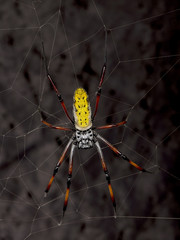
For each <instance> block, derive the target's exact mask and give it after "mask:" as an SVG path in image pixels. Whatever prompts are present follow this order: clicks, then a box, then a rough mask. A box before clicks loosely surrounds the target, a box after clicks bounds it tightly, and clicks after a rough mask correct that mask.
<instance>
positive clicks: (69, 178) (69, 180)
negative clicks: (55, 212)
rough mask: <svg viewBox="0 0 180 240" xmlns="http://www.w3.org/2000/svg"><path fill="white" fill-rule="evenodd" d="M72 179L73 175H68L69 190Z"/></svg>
mask: <svg viewBox="0 0 180 240" xmlns="http://www.w3.org/2000/svg"><path fill="white" fill-rule="evenodd" d="M71 177H72V174H68V177H67V188H70V185H71Z"/></svg>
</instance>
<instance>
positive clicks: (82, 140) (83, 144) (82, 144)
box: [75, 128, 94, 149]
mask: <svg viewBox="0 0 180 240" xmlns="http://www.w3.org/2000/svg"><path fill="white" fill-rule="evenodd" d="M93 143H94V136H93V131H92V129H91V128H89V129H87V130H85V131H80V130H76V140H75V144H76V145H77V146H78V148H82V149H87V148H91V147H93Z"/></svg>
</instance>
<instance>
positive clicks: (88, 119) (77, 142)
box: [41, 29, 149, 216]
mask: <svg viewBox="0 0 180 240" xmlns="http://www.w3.org/2000/svg"><path fill="white" fill-rule="evenodd" d="M106 41H107V30H106V29H105V60H104V64H103V67H102V71H101V76H100V82H99V86H98V91H97V93H96V105H95V110H94V113H93V116H91V107H90V103H89V100H88V95H87V93H86V91H85V90H84V89H83V88H77V89H76V90H75V93H74V103H73V116H74V119H73V120H72V119H71V117H70V116H69V114H68V111H67V109H66V106H65V103H64V100H63V98H62V96H61V94H60V92H59V91H58V89H57V87H56V85H55V82H54V81H53V79H52V78H51V76H50V74H49V71H48V66H47V61H46V57H45V50H44V44H43V41H42V38H41V43H42V49H43V56H44V61H45V67H46V74H47V77H48V79H49V81H50V83H51V84H52V86H53V89H54V90H55V92H56V94H57V97H58V99H59V101H60V103H61V106H62V108H63V110H64V112H65V114H66V116H67V118H68V119H69V120H70V121H71V123H72V124H73V125H74V129H71V128H66V127H60V126H54V125H52V124H50V123H48V122H46V121H45V120H44V119H43V115H42V113H41V117H42V120H41V121H42V123H44V124H45V125H47V126H48V127H50V128H54V129H58V130H64V131H72V132H73V134H72V137H71V138H70V140H69V141H68V143H67V145H66V147H65V149H64V151H63V153H62V156H61V157H60V159H59V161H58V163H57V164H56V166H55V168H54V172H53V175H52V177H51V179H50V181H49V183H48V185H47V187H46V190H45V195H46V194H47V193H48V192H49V189H50V187H51V184H52V182H53V180H54V178H55V175H56V173H57V172H58V169H59V167H60V166H61V164H62V162H63V160H64V157H65V155H66V153H67V151H68V149H69V147H70V146H71V150H70V158H69V171H68V177H67V189H66V194H65V200H64V206H63V216H64V214H65V211H66V208H67V204H68V197H69V190H70V185H71V177H72V168H73V153H74V149H75V147H78V148H79V149H89V148H91V147H93V146H94V145H95V147H96V148H97V151H98V154H99V157H100V160H101V164H102V167H103V170H104V173H105V176H106V180H107V183H108V188H109V193H110V197H111V200H112V204H113V207H114V211H115V213H116V202H115V198H114V194H113V190H112V186H111V181H110V176H109V172H108V169H107V167H106V164H105V161H104V157H103V153H102V150H101V147H100V145H99V141H98V140H101V141H102V142H104V143H105V144H106V145H107V146H108V147H109V148H110V149H111V150H112V151H113V152H114V153H116V154H117V155H118V156H119V157H121V158H122V159H123V160H125V161H127V162H129V164H131V165H132V166H134V167H135V168H137V169H138V170H139V171H142V172H149V171H147V170H145V169H144V168H142V167H140V166H138V165H137V164H136V163H134V162H133V161H131V160H130V159H129V158H128V157H127V156H125V155H124V154H123V153H121V152H120V151H119V150H118V149H117V148H115V147H114V146H113V145H112V144H111V143H110V142H108V141H107V140H106V139H104V138H103V137H102V136H101V135H99V134H98V133H96V131H95V130H98V129H110V128H113V127H119V126H121V125H124V124H125V123H126V121H122V122H119V123H116V124H110V125H105V126H100V127H93V126H92V124H93V121H94V118H95V116H96V113H97V110H98V105H99V99H100V96H101V87H102V84H103V80H104V76H105V72H106V59H107V57H106Z"/></svg>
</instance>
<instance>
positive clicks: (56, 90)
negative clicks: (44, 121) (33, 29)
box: [41, 37, 74, 124]
mask: <svg viewBox="0 0 180 240" xmlns="http://www.w3.org/2000/svg"><path fill="white" fill-rule="evenodd" d="M41 44H42V50H43V58H44V63H45V68H46V75H47V77H48V79H49V81H50V82H51V84H52V86H53V89H54V91H55V92H56V95H57V97H58V99H59V101H60V103H61V106H62V108H63V110H64V112H65V114H66V116H67V118H68V119H69V120H70V121H71V122H72V124H74V121H73V120H72V119H71V117H70V116H69V113H68V111H67V108H66V106H65V103H64V100H63V98H62V96H61V94H60V92H59V91H58V89H57V87H56V84H55V82H54V81H53V79H52V78H51V76H50V74H49V71H48V65H47V60H46V55H45V50H44V43H43V40H42V37H41Z"/></svg>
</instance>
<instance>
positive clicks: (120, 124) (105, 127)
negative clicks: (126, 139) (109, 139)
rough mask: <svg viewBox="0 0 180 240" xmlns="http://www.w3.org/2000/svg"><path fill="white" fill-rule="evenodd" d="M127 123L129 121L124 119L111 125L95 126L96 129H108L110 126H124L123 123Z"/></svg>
mask: <svg viewBox="0 0 180 240" xmlns="http://www.w3.org/2000/svg"><path fill="white" fill-rule="evenodd" d="M126 123H127V121H122V122H119V123H115V124H110V125H105V126H100V127H95V129H108V128H113V127H119V126H122V125H124V124H126Z"/></svg>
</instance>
